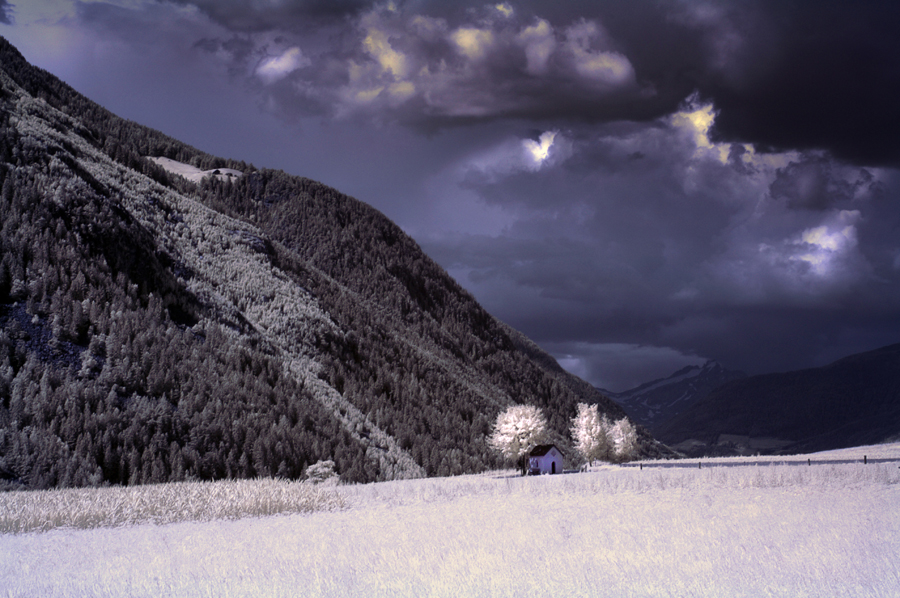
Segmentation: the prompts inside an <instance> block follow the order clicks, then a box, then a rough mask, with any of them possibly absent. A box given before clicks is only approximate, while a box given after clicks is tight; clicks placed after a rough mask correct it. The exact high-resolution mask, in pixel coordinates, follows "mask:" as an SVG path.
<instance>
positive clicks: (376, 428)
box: [0, 38, 667, 488]
mask: <svg viewBox="0 0 900 598" xmlns="http://www.w3.org/2000/svg"><path fill="white" fill-rule="evenodd" d="M154 156H162V157H167V158H170V159H173V160H177V161H180V162H184V163H187V164H191V165H193V166H196V167H198V168H201V169H204V170H206V169H213V168H231V169H235V170H239V171H241V172H243V173H244V175H243V176H241V177H234V178H233V180H232V181H221V180H218V179H216V178H215V177H208V178H206V179H204V180H203V181H202V182H201V183H200V184H195V183H192V182H190V181H188V180H186V179H184V178H182V177H179V176H175V175H172V174H170V173H168V172H166V171H165V170H164V169H163V168H161V167H159V166H158V165H156V164H155V163H154V162H153V161H151V160H150V159H148V157H154ZM0 219H2V228H0V252H2V253H0V256H2V257H0V479H2V480H3V484H5V485H6V486H7V487H28V488H44V487H53V486H77V485H96V484H102V483H113V484H126V483H127V484H135V483H147V482H163V481H173V480H181V479H217V478H224V477H232V478H241V477H255V476H281V477H287V478H297V477H300V476H301V475H302V472H303V471H304V469H305V468H306V467H307V466H308V465H310V464H312V463H315V462H317V461H319V460H323V459H333V460H334V461H335V462H336V469H337V471H338V473H339V474H340V476H341V478H342V479H343V480H345V481H350V482H363V481H371V480H380V479H392V478H400V477H414V476H422V475H448V474H457V473H464V472H474V471H479V470H483V469H485V468H489V467H494V466H497V465H499V464H500V463H499V461H498V460H497V457H496V456H495V455H494V454H492V453H491V452H490V451H489V449H488V448H487V446H486V444H485V437H486V435H487V434H488V433H489V432H490V427H491V424H492V423H493V421H494V418H495V417H496V415H497V413H498V412H499V411H500V410H501V409H503V408H505V407H506V406H508V405H510V404H514V403H531V404H535V405H538V406H540V407H541V408H542V409H544V411H545V413H546V415H547V418H548V421H549V423H550V425H551V427H552V428H553V430H554V431H555V432H556V433H557V434H558V435H559V437H560V438H561V439H562V438H563V437H564V436H565V435H566V430H567V427H568V423H569V419H570V418H571V417H572V416H573V415H574V414H575V411H576V404H577V403H578V402H589V403H596V404H598V405H599V406H600V408H601V410H602V411H604V412H606V413H607V414H608V415H609V416H610V417H611V418H620V417H622V416H623V413H622V411H621V409H620V408H619V407H618V406H617V405H615V404H614V403H612V402H611V401H609V400H608V399H606V398H605V397H604V396H603V395H601V394H600V393H599V392H597V391H596V390H595V389H592V388H591V387H590V386H589V385H588V384H586V383H585V382H583V381H582V380H580V379H578V378H575V377H574V376H571V375H569V374H567V373H565V372H564V371H563V370H562V369H561V368H559V366H558V365H557V364H556V363H555V362H554V360H553V359H552V358H551V357H550V356H548V355H547V354H546V353H544V352H543V351H541V350H540V349H539V348H538V347H537V346H535V345H534V344H533V343H531V342H530V341H529V340H528V339H527V338H525V337H524V336H522V335H521V334H519V333H518V332H516V331H514V330H512V329H510V328H509V327H507V326H505V325H504V324H502V323H500V322H498V321H497V320H495V319H494V318H493V317H491V316H490V315H489V314H488V313H486V312H485V311H484V310H483V309H482V308H481V307H480V306H479V305H478V303H477V302H476V301H475V300H474V299H473V298H472V296H471V295H470V294H469V293H467V292H466V291H465V290H463V289H462V288H461V287H459V285H458V284H457V283H456V282H454V281H453V280H452V279H451V278H450V277H449V276H448V275H447V274H446V272H444V271H443V270H442V269H441V268H440V267H439V266H438V265H437V264H435V263H434V262H433V261H432V260H430V259H429V258H428V257H427V256H426V255H424V253H423V252H422V251H421V249H420V248H419V247H418V246H417V245H416V244H415V242H414V241H413V240H412V239H410V238H409V237H408V236H407V235H406V234H404V233H403V232H402V231H401V230H400V229H399V228H398V227H397V226H396V225H394V224H393V223H392V222H390V221H389V220H388V219H387V218H385V217H384V216H383V215H381V214H380V213H379V212H377V211H376V210H374V209H373V208H371V207H369V206H367V205H365V204H363V203H361V202H359V201H357V200H355V199H353V198H350V197H347V196H345V195H343V194H341V193H339V192H337V191H335V190H333V189H331V188H329V187H326V186H324V185H322V184H320V183H317V182H314V181H311V180H308V179H305V178H302V177H295V176H289V175H286V174H285V173H283V172H279V171H272V170H265V169H256V168H255V167H253V166H252V165H248V164H245V163H242V162H235V161H230V160H224V159H221V158H216V157H213V156H210V155H208V154H205V153H203V152H201V151H199V150H196V149H194V148H192V147H190V146H187V145H185V144H183V143H180V142H178V141H177V140H175V139H172V138H170V137H167V136H165V135H162V134H161V133H159V132H156V131H153V130H151V129H148V128H145V127H142V126H140V125H137V124H135V123H133V122H129V121H126V120H124V119H121V118H118V117H116V116H115V115H113V114H111V113H110V112H108V111H107V110H105V109H103V108H102V107H100V106H98V105H96V104H94V103H93V102H90V101H89V100H87V99H86V98H84V97H83V96H81V95H79V94H78V93H77V92H75V91H74V90H72V89H71V88H70V87H68V86H67V85H65V84H64V83H62V82H60V81H59V80H58V79H56V78H55V77H53V76H52V75H50V74H49V73H47V72H45V71H42V70H40V69H37V68H35V67H33V66H31V65H29V64H28V63H27V62H26V61H25V60H24V58H23V57H22V56H21V55H20V54H19V53H18V51H17V50H16V49H15V48H14V47H12V46H11V45H10V44H8V42H6V40H3V39H2V38H0ZM642 449H643V451H644V453H645V454H648V455H658V454H665V453H666V451H667V449H666V448H665V447H663V446H662V445H660V444H659V443H657V442H655V441H654V440H653V439H652V438H650V437H649V435H647V433H646V432H643V431H642Z"/></svg>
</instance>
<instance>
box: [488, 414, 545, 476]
mask: <svg viewBox="0 0 900 598" xmlns="http://www.w3.org/2000/svg"><path fill="white" fill-rule="evenodd" d="M547 434H548V432H547V420H546V418H545V417H544V414H543V413H542V412H541V410H540V409H538V408H537V407H535V406H533V405H512V406H511V407H509V408H507V409H506V411H502V412H501V413H500V414H499V415H497V421H496V422H495V423H494V432H493V434H491V436H490V438H488V446H490V447H491V448H492V449H494V450H495V451H497V452H498V453H500V454H501V455H503V457H504V458H506V459H509V460H510V461H515V462H516V464H517V465H518V466H519V467H520V468H522V470H523V471H524V463H525V455H527V454H528V452H529V451H530V450H531V449H533V448H534V447H535V446H537V445H539V444H541V443H542V442H544V441H545V440H546V439H547Z"/></svg>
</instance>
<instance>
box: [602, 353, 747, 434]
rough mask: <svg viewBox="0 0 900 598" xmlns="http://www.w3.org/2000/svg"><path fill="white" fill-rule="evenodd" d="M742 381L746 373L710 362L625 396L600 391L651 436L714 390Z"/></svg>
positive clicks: (645, 385) (691, 367)
mask: <svg viewBox="0 0 900 598" xmlns="http://www.w3.org/2000/svg"><path fill="white" fill-rule="evenodd" d="M744 377H746V374H745V373H743V372H738V371H732V370H728V369H726V368H724V367H722V365H720V364H719V363H717V362H715V361H711V360H710V361H707V362H706V363H704V364H703V365H702V366H699V365H691V366H687V367H684V368H682V369H680V370H678V371H677V372H675V373H674V374H672V375H671V376H668V377H666V378H660V379H657V380H653V381H651V382H646V383H644V384H641V385H640V386H638V387H636V388H632V389H631V390H626V391H624V392H610V391H608V390H604V389H599V390H600V392H602V393H603V394H605V395H606V396H608V397H609V398H611V399H612V400H614V401H615V402H617V403H619V404H620V405H621V406H622V407H623V408H624V409H625V412H626V413H628V415H629V417H631V418H632V419H633V420H634V421H635V422H637V423H640V424H641V425H644V426H646V427H647V428H648V429H649V430H650V431H651V433H652V432H653V431H654V429H656V428H657V427H658V426H660V425H662V424H664V423H665V422H667V421H669V420H670V419H672V418H673V417H675V416H676V415H678V414H679V413H681V412H682V411H684V410H685V409H687V408H688V407H690V406H691V405H693V404H694V403H696V402H697V401H699V400H700V399H702V398H703V397H705V396H706V395H707V394H709V392H710V391H712V390H713V389H714V388H717V387H719V386H721V385H722V384H725V383H726V382H730V381H732V380H738V379H740V378H744Z"/></svg>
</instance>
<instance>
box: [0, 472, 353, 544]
mask: <svg viewBox="0 0 900 598" xmlns="http://www.w3.org/2000/svg"><path fill="white" fill-rule="evenodd" d="M346 506H347V501H346V499H345V498H344V496H343V495H342V494H341V493H339V492H338V491H337V490H336V489H335V487H334V486H325V485H318V486H314V485H310V484H304V483H299V482H287V481H282V480H272V479H261V480H233V481H223V482H182V483H176V484H153V485H147V486H133V487H127V488H126V487H111V488H79V489H66V490H44V491H37V492H8V493H0V533H22V532H32V531H48V530H51V529H57V528H71V529H91V528H96V527H118V526H123V525H136V524H142V523H154V524H157V525H163V524H167V523H177V522H181V521H198V522H202V521H215V520H222V519H242V518H245V517H263V516H267V515H282V514H286V513H309V512H312V511H332V510H336V509H342V508H345V507H346Z"/></svg>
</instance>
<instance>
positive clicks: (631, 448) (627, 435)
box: [610, 418, 638, 461]
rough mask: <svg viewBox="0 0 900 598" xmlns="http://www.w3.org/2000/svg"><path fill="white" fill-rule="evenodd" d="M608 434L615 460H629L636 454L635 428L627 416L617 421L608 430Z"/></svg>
mask: <svg viewBox="0 0 900 598" xmlns="http://www.w3.org/2000/svg"><path fill="white" fill-rule="evenodd" d="M610 436H611V439H612V443H613V445H614V446H615V455H616V460H617V461H629V460H631V459H633V458H634V457H635V455H637V450H638V438H637V430H635V429H634V424H632V423H631V422H630V421H629V420H628V418H622V419H620V420H619V421H617V422H616V423H615V424H614V425H613V427H612V429H611V430H610Z"/></svg>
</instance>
